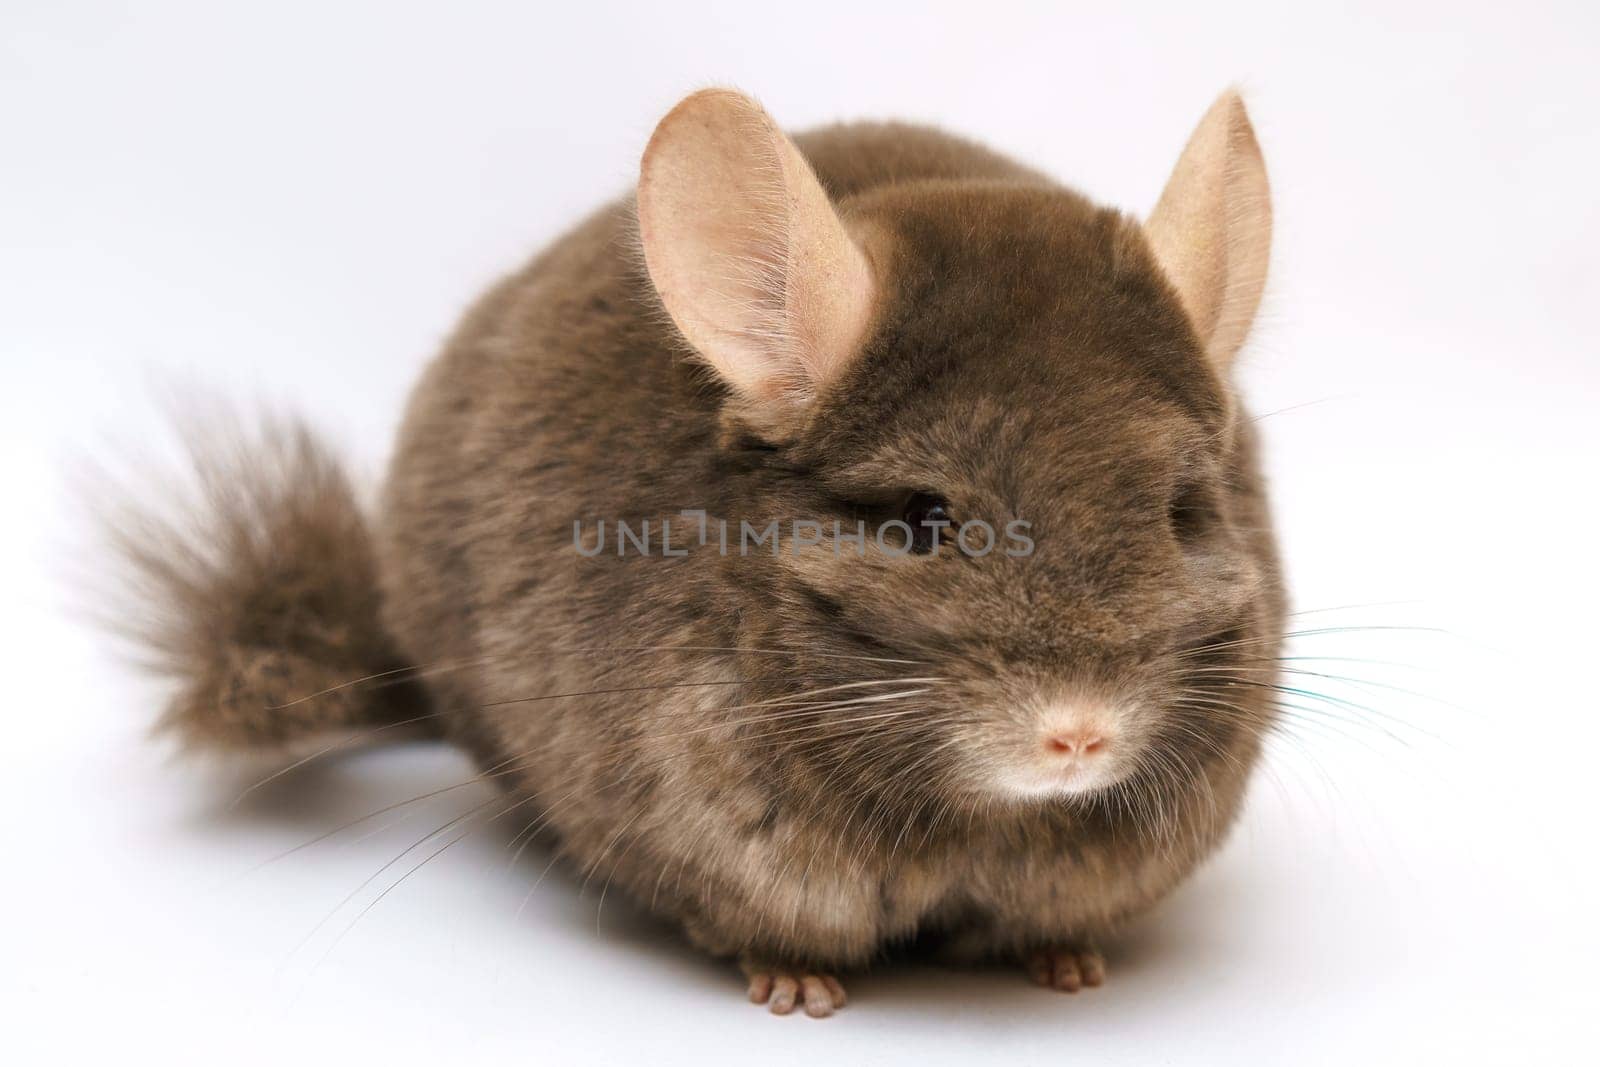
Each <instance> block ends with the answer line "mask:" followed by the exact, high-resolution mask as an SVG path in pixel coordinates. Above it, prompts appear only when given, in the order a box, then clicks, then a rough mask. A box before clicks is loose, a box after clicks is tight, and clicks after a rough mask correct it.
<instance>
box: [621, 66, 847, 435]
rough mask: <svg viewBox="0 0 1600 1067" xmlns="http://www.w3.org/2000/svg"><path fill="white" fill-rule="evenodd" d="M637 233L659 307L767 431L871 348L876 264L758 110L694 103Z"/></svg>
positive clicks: (680, 110)
mask: <svg viewBox="0 0 1600 1067" xmlns="http://www.w3.org/2000/svg"><path fill="white" fill-rule="evenodd" d="M638 211H639V236H640V239H641V242H642V244H643V247H644V259H645V265H646V267H647V269H648V270H649V272H650V280H651V282H652V283H653V284H654V286H655V290H656V292H657V294H659V296H660V298H661V303H662V304H663V306H664V307H665V308H666V310H667V313H668V314H669V315H671V317H672V321H673V322H674V323H676V324H677V327H678V329H679V330H680V331H681V332H682V334H683V336H684V338H685V339H687V341H688V342H689V344H690V345H691V346H692V347H693V348H694V350H695V351H696V352H697V353H698V354H699V355H700V357H701V358H702V359H704V360H705V362H706V363H707V364H709V365H710V366H711V367H712V368H713V369H714V370H715V371H716V373H717V374H718V375H719V376H720V377H721V378H722V379H723V380H724V381H725V382H726V383H727V384H728V385H729V386H731V387H732V389H733V390H734V392H735V394H736V395H737V397H738V398H739V399H740V401H741V402H742V404H741V406H742V407H743V408H745V409H746V410H747V411H749V412H750V413H751V414H754V415H755V416H757V421H766V422H777V421H785V420H786V419H788V418H789V417H791V416H792V415H793V414H794V413H796V412H797V411H799V410H802V409H803V408H804V406H805V405H806V404H807V403H808V402H809V401H810V400H811V399H812V398H813V397H814V396H815V395H816V393H817V392H818V390H819V389H820V388H821V387H822V386H824V385H825V384H827V382H829V381H830V380H831V379H833V378H834V377H835V376H837V375H838V373H839V372H840V370H841V369H842V368H843V367H844V366H846V365H847V364H848V363H849V361H850V360H851V358H852V357H853V356H854V355H855V354H856V352H857V350H858V349H859V348H860V347H861V345H862V343H863V341H864V338H865V334H866V330H867V325H868V320H869V318H870V316H871V312H872V306H873V279H872V272H871V270H870V268H869V266H868V263H867V259H866V256H865V255H864V254H863V253H862V250H861V248H860V246H859V245H858V244H857V242H856V241H855V240H854V239H852V237H851V236H850V234H849V233H848V232H846V229H845V227H844V225H843V224H842V223H841V222H840V220H839V216H838V214H837V213H836V212H835V211H834V208H833V205H832V203H831V202H830V201H829V200H828V195H827V193H826V192H824V191H823V188H822V186H821V184H820V183H819V182H818V181H817V178H816V175H815V174H813V173H812V171H811V167H810V166H809V165H808V164H807V163H806V161H805V159H804V158H803V157H802V156H801V155H800V152H799V150H798V149H796V148H795V146H794V144H793V142H791V141H790V140H789V138H788V137H786V136H784V134H783V132H782V131H780V130H779V129H778V127H777V125H776V124H774V122H773V121H772V119H771V117H770V116H768V115H767V113H766V112H765V111H763V110H762V109H761V106H760V105H758V104H757V103H756V102H755V101H753V100H751V99H750V98H749V97H747V96H744V95H743V94H740V93H736V92H733V91H731V90H726V89H707V90H704V91H702V92H698V93H695V94H693V95H692V96H689V97H688V98H686V99H685V100H683V101H682V102H681V103H679V104H678V106H677V107H675V108H673V109H672V111H671V112H670V113H668V115H667V116H666V117H665V118H664V119H662V120H661V123H660V124H659V125H658V126H657V127H656V130H655V134H654V135H653V136H652V137H651V138H650V144H649V146H648V147H647V148H646V149H645V153H644V159H643V161H642V163H641V164H640V172H639V190H638Z"/></svg>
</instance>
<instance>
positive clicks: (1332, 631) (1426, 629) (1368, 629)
mask: <svg viewBox="0 0 1600 1067" xmlns="http://www.w3.org/2000/svg"><path fill="white" fill-rule="evenodd" d="M1359 633H1414V634H1439V635H1443V636H1447V637H1448V636H1450V631H1449V630H1445V629H1442V628H1440V627H1437V626H1319V627H1314V628H1311V629H1306V630H1291V631H1289V632H1287V633H1285V634H1284V635H1283V637H1284V638H1287V639H1299V638H1306V637H1324V636H1333V635H1344V634H1359ZM1277 643H1278V636H1277V635H1275V634H1273V635H1268V636H1265V637H1252V638H1241V639H1238V640H1234V641H1219V642H1216V643H1214V644H1208V645H1199V646H1197V647H1195V648H1190V649H1185V650H1184V651H1182V652H1178V653H1176V654H1175V657H1174V658H1178V659H1183V658H1188V657H1193V656H1203V655H1207V654H1209V653H1213V652H1221V651H1226V650H1229V649H1235V648H1244V647H1248V646H1250V645H1260V644H1269V645H1276V644H1277Z"/></svg>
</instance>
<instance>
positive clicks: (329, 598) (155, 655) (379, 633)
mask: <svg viewBox="0 0 1600 1067" xmlns="http://www.w3.org/2000/svg"><path fill="white" fill-rule="evenodd" d="M230 421H231V420H230ZM237 426H238V423H237V422H232V424H231V426H230V425H229V424H228V422H227V421H218V422H217V423H216V424H214V425H208V426H207V427H206V428H204V429H197V428H196V427H193V426H186V427H185V428H186V430H187V431H188V432H186V433H185V434H184V438H185V442H186V444H187V455H188V459H189V462H190V464H191V465H192V468H193V475H194V477H193V479H192V486H193V489H194V493H193V495H192V496H185V497H184V498H183V499H182V500H181V501H179V502H176V505H175V506H174V504H173V502H168V504H167V506H155V505H152V504H151V502H150V501H149V500H148V499H136V498H134V496H133V495H132V494H130V493H127V492H119V493H114V494H112V496H113V497H114V498H115V501H114V503H113V504H112V505H110V506H109V507H108V506H102V507H101V509H100V511H101V524H100V525H101V529H102V530H103V531H104V532H105V534H106V535H107V536H108V538H109V539H110V542H111V548H112V550H113V554H114V556H115V557H116V563H117V568H118V573H117V582H116V586H117V593H116V595H115V596H114V598H113V599H112V600H111V601H110V602H109V603H110V604H111V605H112V606H111V609H110V610H109V611H106V610H104V609H105V608H106V606H107V601H105V600H103V599H102V601H101V602H100V606H101V608H102V616H103V618H104V620H105V621H106V623H107V625H108V626H110V627H111V628H112V629H114V630H115V631H117V632H119V633H120V634H121V635H122V636H123V637H126V638H128V639H130V640H131V641H132V643H133V645H134V647H135V648H136V649H137V650H138V651H139V652H140V653H142V655H141V656H140V658H141V660H142V661H143V662H144V663H145V664H146V665H147V666H149V667H151V668H153V669H154V670H155V671H157V672H158V673H160V674H163V675H165V676H167V677H168V678H170V679H171V680H172V682H173V683H174V689H173V692H172V696H171V698H170V700H169V701H168V703H167V706H166V711H165V713H164V715H163V716H162V719H161V727H162V728H163V729H164V730H165V731H167V732H170V733H172V734H174V735H176V737H177V738H178V740H179V741H180V742H181V743H182V744H183V745H184V747H185V748H188V749H194V750H204V751H209V752H217V753H224V754H237V755H248V756H252V757H265V758H266V759H268V760H271V759H274V758H297V757H299V756H302V755H306V754H309V753H310V752H313V751H317V750H319V749H320V748H322V747H325V746H329V745H342V744H345V743H354V742H357V741H360V740H363V739H370V740H374V741H381V740H388V739H395V740H398V739H401V738H403V737H406V736H414V735H415V734H416V733H417V732H423V733H430V734H431V733H433V732H434V731H433V730H432V729H431V728H430V727H431V724H432V722H433V721H434V719H433V717H432V715H431V709H430V708H429V702H428V694H427V691H426V689H425V687H424V686H423V685H422V683H421V682H420V680H419V679H418V678H417V674H416V672H415V671H414V670H413V669H411V667H410V666H409V665H408V664H407V663H406V661H405V659H404V657H403V656H402V655H401V653H400V651H399V649H398V648H397V647H396V645H395V642H394V641H393V640H392V639H391V638H390V636H389V635H388V633H387V632H386V631H385V630H384V627H383V624H382V622H381V620H380V615H381V611H380V609H381V603H382V591H381V587H380V583H379V579H378V555H377V550H376V547H375V545H374V541H373V537H372V532H371V530H370V528H369V526H368V524H367V520H366V517H365V516H364V515H363V514H362V509H361V507H360V505H359V503H358V502H357V499H356V495H355V492H354V491H353V489H352V486H351V483H350V480H349V478H348V477H347V476H346V474H345V472H344V470H343V468H342V467H341V465H340V464H339V463H338V461H337V460H336V459H335V458H334V457H333V456H332V454H331V453H330V452H329V450H328V449H327V448H326V447H325V446H324V445H323V444H322V443H321V442H320V441H319V440H318V439H317V438H316V436H315V435H313V434H312V433H311V432H310V431H309V430H308V429H307V428H306V427H305V425H304V424H303V423H301V422H299V421H298V420H293V419H274V418H265V419H262V420H260V422H259V425H258V426H256V427H255V428H254V429H252V430H250V431H248V432H240V431H239V430H238V429H236V428H235V427H237Z"/></svg>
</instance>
